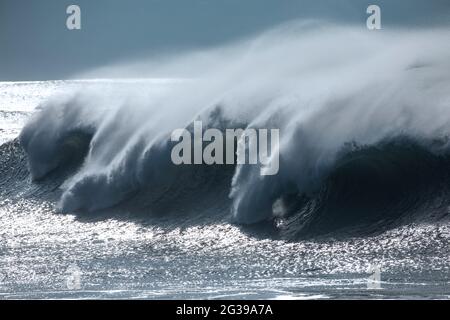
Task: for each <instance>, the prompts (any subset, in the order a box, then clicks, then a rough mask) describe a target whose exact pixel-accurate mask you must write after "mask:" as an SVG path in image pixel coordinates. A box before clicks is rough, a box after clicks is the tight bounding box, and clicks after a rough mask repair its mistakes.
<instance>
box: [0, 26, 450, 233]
mask: <svg viewBox="0 0 450 320" xmlns="http://www.w3.org/2000/svg"><path fill="white" fill-rule="evenodd" d="M368 32H369V31H367V30H360V29H355V28H350V27H339V26H328V27H317V26H315V25H311V24H297V23H295V24H289V25H286V26H282V27H280V28H278V29H276V30H272V31H270V32H267V33H266V34H264V35H262V36H259V37H257V38H254V39H249V40H246V41H242V42H240V43H237V44H233V45H229V46H227V47H222V48H217V49H214V50H209V51H206V52H202V53H192V54H188V55H185V56H183V57H178V58H173V59H172V60H170V61H163V62H162V61H158V64H155V63H152V62H145V63H142V64H138V65H139V66H138V67H136V64H133V65H132V66H130V67H129V68H127V67H126V66H119V67H116V68H110V69H111V70H113V71H114V70H116V71H117V70H121V71H120V73H121V74H126V73H127V72H128V73H129V74H130V75H133V72H134V71H133V69H134V68H138V69H139V70H141V72H145V73H146V74H145V75H146V76H148V77H154V76H159V75H161V74H164V75H170V77H173V78H176V79H177V80H170V79H168V80H167V79H166V80H151V81H150V80H149V81H139V82H133V81H131V82H120V81H118V82H112V83H107V84H105V83H103V82H101V81H98V82H89V83H86V86H84V87H83V88H82V89H79V90H74V91H70V92H66V93H65V94H63V95H61V94H59V95H56V96H54V97H52V98H51V99H48V100H47V101H46V102H45V103H43V104H42V105H41V106H40V110H39V111H38V112H36V113H35V114H34V115H33V117H32V119H31V120H30V121H29V122H28V123H27V125H26V126H25V127H24V129H23V131H22V133H21V135H20V145H21V146H22V148H23V149H24V150H25V152H26V157H27V160H28V166H29V171H30V173H31V176H32V178H33V179H34V180H35V181H39V180H42V179H46V177H48V176H49V175H51V174H53V175H55V173H54V172H61V168H64V167H67V166H70V168H72V170H71V173H70V174H68V175H67V174H65V175H64V178H63V179H61V180H62V181H61V182H62V183H61V185H60V199H59V200H58V208H59V210H60V211H62V212H93V211H97V210H102V209H105V208H111V207H115V206H123V205H126V206H133V207H138V208H140V210H145V208H158V206H156V204H158V205H159V204H162V203H164V204H166V205H170V206H172V207H175V208H179V209H180V210H182V208H183V207H185V206H187V205H189V204H190V203H192V202H196V201H200V200H199V199H204V198H208V199H211V203H214V202H221V203H223V207H224V208H225V209H224V210H225V211H226V212H225V213H224V215H226V216H228V217H231V219H232V220H233V221H235V222H237V223H240V224H244V225H246V224H256V223H260V222H264V221H269V222H270V223H274V224H275V226H276V227H277V229H278V230H280V231H281V232H282V233H283V234H285V235H286V236H287V237H301V236H304V235H308V234H314V235H315V234H325V233H330V232H333V231H336V230H341V229H344V230H353V231H354V230H356V231H362V230H364V232H367V231H370V230H374V231H376V230H379V229H380V228H384V227H387V226H390V225H392V224H395V223H402V222H403V221H409V220H411V219H442V218H445V217H448V214H447V210H448V209H447V208H448V205H449V201H448V199H450V197H449V194H448V193H449V190H448V185H449V174H450V170H449V168H450V166H449V164H450V163H449V161H450V158H449V156H450V152H449V151H450V148H449V140H448V137H449V136H450V73H449V70H450V60H449V59H448V57H449V54H450V43H449V42H448V38H449V36H450V32H449V31H448V30H440V29H435V30H427V31H420V30H409V31H405V30H397V31H392V30H391V31H388V30H383V32H379V33H370V32H369V33H368ZM142 66H145V68H144V67H142ZM101 72H106V71H105V69H104V70H101ZM177 72H178V73H177ZM194 120H201V121H202V122H203V124H204V126H206V127H213V128H219V129H221V130H224V129H225V128H279V129H280V146H279V148H280V149H279V153H280V170H279V173H278V174H277V175H274V176H261V175H260V168H259V166H258V165H236V166H229V165H213V166H207V165H191V166H189V165H185V166H183V165H181V166H176V165H174V164H172V162H171V160H170V152H171V148H172V146H173V143H172V142H171V141H170V134H171V132H172V131H173V130H174V129H176V128H188V129H189V130H192V123H193V121H194ZM2 148H3V149H2V152H4V150H5V148H6V147H5V146H2ZM74 163H76V164H77V165H74ZM63 171H64V170H63ZM64 172H66V171H64ZM151 211H152V212H153V211H154V210H153V209H152V210H151Z"/></svg>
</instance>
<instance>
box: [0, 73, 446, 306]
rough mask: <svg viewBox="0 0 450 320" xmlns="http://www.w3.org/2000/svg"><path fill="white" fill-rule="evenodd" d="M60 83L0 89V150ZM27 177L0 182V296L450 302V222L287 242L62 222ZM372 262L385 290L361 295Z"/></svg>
mask: <svg viewBox="0 0 450 320" xmlns="http://www.w3.org/2000/svg"><path fill="white" fill-rule="evenodd" d="M64 85H67V84H64V82H37V83H33V82H31V83H20V84H17V83H0V139H2V140H0V141H1V142H5V141H7V140H10V139H11V138H13V137H15V136H16V135H17V134H18V132H19V131H20V128H21V126H22V125H23V123H24V121H25V120H26V118H27V117H28V116H29V115H30V113H31V112H32V110H33V109H34V108H35V107H36V106H37V105H38V103H39V102H40V101H42V100H43V99H45V98H46V97H47V96H48V95H50V94H52V93H54V92H55V91H57V90H63V88H64ZM71 85H74V84H73V83H71ZM2 156H4V155H2ZM1 174H2V175H7V174H10V171H8V170H5V171H2V173H1ZM1 180H2V181H3V182H4V181H8V177H5V176H3V177H2V179H1ZM22 180H23V181H25V182H24V183H25V185H23V184H21V189H20V190H17V189H14V190H15V192H14V193H11V190H10V189H11V188H12V186H11V183H3V184H0V226H1V227H0V257H1V258H0V297H1V298H33V299H34V298H37V299H45V298H77V299H78V298H79V299H85V298H142V299H148V298H150V299H151V298H164V299H167V298H169V299H172V298H175V299H176V298H208V299H214V298H217V299H220V298H239V299H240V298H254V299H265V298H269V299H291V298H293V299H311V298H323V299H326V298H361V297H362V298H382V297H384V298H449V297H450V273H449V271H450V265H449V257H450V249H449V244H450V225H449V224H448V223H444V222H443V223H441V224H410V225H406V226H402V227H397V228H395V229H392V230H389V231H386V232H384V233H382V234H376V235H370V236H365V237H351V238H336V239H333V238H329V237H328V238H321V239H312V240H307V241H297V242H289V241H284V240H277V239H274V238H272V237H270V236H267V235H266V236H265V235H264V234H258V235H256V234H254V233H252V232H250V231H249V230H247V229H245V228H241V227H239V226H237V225H234V224H231V223H229V222H228V221H227V219H225V218H223V219H222V218H221V219H216V220H214V219H210V220H204V221H203V222H201V223H199V222H198V221H195V223H192V221H190V220H189V219H188V218H183V217H180V216H177V217H171V218H167V217H166V218H164V217H161V216H153V217H148V216H146V217H145V218H144V217H142V216H131V215H127V214H124V213H123V212H122V213H121V214H120V215H118V214H117V213H115V212H114V213H113V212H104V213H102V214H101V215H96V216H94V217H92V216H91V217H87V216H74V215H61V214H57V213H56V212H55V210H54V205H55V203H54V201H53V199H51V198H45V199H43V198H39V197H38V196H36V193H33V195H34V196H29V194H30V192H27V190H28V191H29V190H30V189H32V188H38V187H36V186H35V185H34V184H33V183H32V182H31V181H29V178H28V177H25V178H22ZM24 186H25V187H24ZM21 190H22V193H21V192H20V191H21ZM371 265H377V266H379V267H380V268H381V271H380V276H381V282H380V283H379V285H380V289H374V288H370V287H369V288H368V281H367V278H368V277H369V275H370V274H369V267H370V266H371ZM74 270H76V272H75V277H76V278H77V279H79V281H78V282H76V281H75V282H73V279H74ZM74 284H75V285H74Z"/></svg>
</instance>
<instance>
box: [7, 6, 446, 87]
mask: <svg viewBox="0 0 450 320" xmlns="http://www.w3.org/2000/svg"><path fill="white" fill-rule="evenodd" d="M71 4H76V5H78V6H79V7H80V8H81V30H68V29H67V27H66V19H67V17H68V14H66V8H67V7H68V6H69V5H71ZM370 4H376V5H379V6H380V7H381V13H382V16H381V17H382V26H383V30H386V29H388V28H396V27H406V28H411V27H420V28H429V27H433V26H436V25H443V24H444V25H450V24H449V22H450V0H379V1H375V0H372V1H371V0H70V1H68V0H0V81H18V80H50V79H67V78H71V77H72V76H73V75H74V74H78V73H81V72H84V71H88V70H90V69H93V68H97V67H101V66H105V65H108V64H114V63H120V62H123V61H127V60H133V59H140V58H143V57H151V56H153V55H154V56H156V55H165V54H174V53H182V52H184V51H189V50H193V49H195V50H199V49H200V50H201V49H202V48H210V47H214V46H217V45H221V44H224V43H230V42H233V41H235V40H239V39H241V38H246V37H249V36H252V35H255V34H258V33H261V32H263V31H264V30H267V29H270V28H271V27H274V26H277V25H279V24H282V23H284V22H288V21H291V20H296V19H314V20H321V21H324V22H336V23H344V24H355V25H358V26H361V27H362V28H365V25H366V24H365V21H366V19H367V17H368V15H367V13H366V8H367V7H368V6H369V5H370ZM383 30H380V31H379V32H383Z"/></svg>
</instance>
